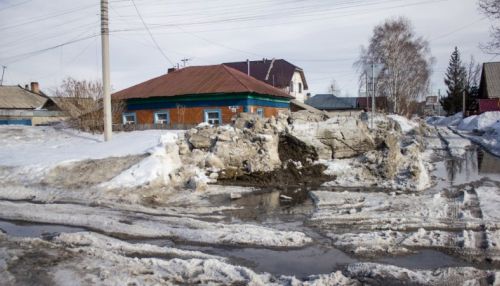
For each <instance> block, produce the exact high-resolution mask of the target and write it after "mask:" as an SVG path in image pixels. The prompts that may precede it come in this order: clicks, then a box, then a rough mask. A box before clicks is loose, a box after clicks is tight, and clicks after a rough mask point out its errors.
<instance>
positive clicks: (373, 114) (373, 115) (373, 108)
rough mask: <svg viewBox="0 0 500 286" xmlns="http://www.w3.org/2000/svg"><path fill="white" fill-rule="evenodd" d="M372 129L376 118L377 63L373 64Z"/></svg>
mask: <svg viewBox="0 0 500 286" xmlns="http://www.w3.org/2000/svg"><path fill="white" fill-rule="evenodd" d="M372 89H373V90H372V129H373V128H374V125H373V118H374V117H375V62H372Z"/></svg>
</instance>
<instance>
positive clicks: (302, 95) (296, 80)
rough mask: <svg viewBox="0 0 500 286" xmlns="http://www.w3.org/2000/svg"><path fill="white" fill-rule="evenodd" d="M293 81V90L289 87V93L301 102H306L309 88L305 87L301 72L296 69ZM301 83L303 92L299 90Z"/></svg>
mask: <svg viewBox="0 0 500 286" xmlns="http://www.w3.org/2000/svg"><path fill="white" fill-rule="evenodd" d="M292 82H293V92H291V91H290V88H288V93H289V94H290V95H291V96H293V97H295V99H297V100H298V101H300V102H304V101H305V100H306V95H307V90H305V89H304V83H303V82H302V77H301V76H300V72H298V71H296V72H295V73H294V74H293V77H292ZM299 83H300V84H301V85H302V92H299Z"/></svg>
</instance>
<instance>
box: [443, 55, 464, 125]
mask: <svg viewBox="0 0 500 286" xmlns="http://www.w3.org/2000/svg"><path fill="white" fill-rule="evenodd" d="M466 81H467V70H466V69H465V67H464V65H463V64H462V60H461V59H460V52H459V51H458V48H457V47H455V50H454V51H453V53H452V54H451V59H450V64H449V66H448V69H447V71H446V76H445V79H444V83H445V84H446V86H447V87H448V90H447V91H446V93H447V97H445V98H443V99H441V100H440V102H441V105H442V106H443V109H444V110H445V111H446V112H447V113H448V115H452V114H455V113H457V112H460V111H462V96H463V92H464V91H466V89H467V86H466V85H467V82H466Z"/></svg>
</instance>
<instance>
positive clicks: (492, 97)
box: [479, 62, 500, 113]
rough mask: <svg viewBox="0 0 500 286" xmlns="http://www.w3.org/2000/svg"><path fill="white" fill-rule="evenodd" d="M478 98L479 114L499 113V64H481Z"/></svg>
mask: <svg viewBox="0 0 500 286" xmlns="http://www.w3.org/2000/svg"><path fill="white" fill-rule="evenodd" d="M479 98H480V99H479V113H483V112H487V111H500V62H495V63H484V64H483V70H482V74H481V84H480V86H479Z"/></svg>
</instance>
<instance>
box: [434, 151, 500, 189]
mask: <svg viewBox="0 0 500 286" xmlns="http://www.w3.org/2000/svg"><path fill="white" fill-rule="evenodd" d="M440 157H442V158H443V159H442V160H440V161H438V162H437V163H436V170H434V172H433V175H434V176H435V177H436V178H438V182H437V183H438V184H437V186H436V187H435V189H438V190H441V189H443V188H447V187H452V186H459V185H463V184H467V183H471V182H475V181H479V180H481V179H491V180H495V181H500V158H498V157H495V156H493V155H491V154H490V153H487V152H484V151H483V150H481V149H480V148H472V149H470V150H467V151H466V153H465V154H464V156H463V157H462V158H454V157H449V156H447V155H446V154H445V152H444V151H443V152H442V154H440Z"/></svg>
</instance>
